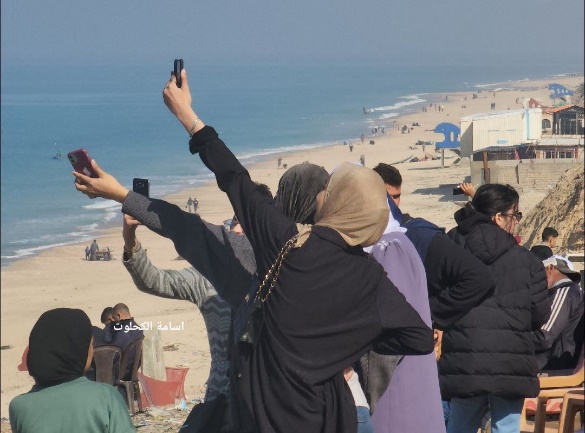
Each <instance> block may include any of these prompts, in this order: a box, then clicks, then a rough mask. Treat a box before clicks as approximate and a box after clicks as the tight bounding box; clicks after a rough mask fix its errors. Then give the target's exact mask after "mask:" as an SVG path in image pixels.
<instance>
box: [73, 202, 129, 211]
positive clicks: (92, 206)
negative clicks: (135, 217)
mask: <svg viewBox="0 0 585 433" xmlns="http://www.w3.org/2000/svg"><path fill="white" fill-rule="evenodd" d="M81 207H82V208H83V209H92V210H93V209H97V210H104V209H115V208H122V205H121V204H120V203H118V202H115V201H113V200H103V201H98V202H95V203H92V204H87V205H85V206H81Z"/></svg>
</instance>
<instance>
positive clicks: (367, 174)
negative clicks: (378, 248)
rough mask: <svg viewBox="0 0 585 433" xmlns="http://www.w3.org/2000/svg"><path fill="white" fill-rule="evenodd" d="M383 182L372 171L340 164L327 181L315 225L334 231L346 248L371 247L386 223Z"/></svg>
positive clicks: (387, 213)
mask: <svg viewBox="0 0 585 433" xmlns="http://www.w3.org/2000/svg"><path fill="white" fill-rule="evenodd" d="M389 213H390V211H389V209H388V205H387V204H386V188H385V187H384V181H383V180H382V178H381V177H380V175H379V174H378V173H376V172H375V171H373V170H371V169H369V168H366V167H362V166H359V165H355V164H351V163H349V162H344V163H343V164H341V165H340V166H339V167H338V168H337V169H336V170H335V172H334V173H333V174H332V175H331V177H330V179H329V184H328V185H327V189H326V191H325V200H324V203H323V207H322V208H321V209H320V210H319V211H318V212H317V213H316V214H315V225H317V226H324V227H330V228H332V229H333V230H335V231H337V232H338V233H339V234H340V235H341V237H342V238H343V240H345V242H347V244H348V245H350V246H356V245H361V246H362V247H367V246H369V245H373V244H375V243H376V242H377V241H378V239H380V236H382V234H383V233H384V229H385V228H386V225H387V224H388V215H389Z"/></svg>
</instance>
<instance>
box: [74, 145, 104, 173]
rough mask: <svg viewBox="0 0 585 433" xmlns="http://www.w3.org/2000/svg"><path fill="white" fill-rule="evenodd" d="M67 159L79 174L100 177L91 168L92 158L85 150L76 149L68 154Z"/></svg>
mask: <svg viewBox="0 0 585 433" xmlns="http://www.w3.org/2000/svg"><path fill="white" fill-rule="evenodd" d="M67 159H68V160H69V162H70V163H71V165H72V166H73V169H74V170H75V171H76V172H78V173H83V174H85V175H86V176H89V177H98V175H97V173H96V172H95V171H94V170H93V168H92V166H91V157H90V156H89V154H88V153H87V150H85V149H76V150H73V151H71V152H69V153H68V154H67Z"/></svg>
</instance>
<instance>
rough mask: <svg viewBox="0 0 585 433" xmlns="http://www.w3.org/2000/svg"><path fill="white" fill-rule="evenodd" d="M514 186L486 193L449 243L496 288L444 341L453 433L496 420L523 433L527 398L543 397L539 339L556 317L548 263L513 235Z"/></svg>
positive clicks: (468, 209)
mask: <svg viewBox="0 0 585 433" xmlns="http://www.w3.org/2000/svg"><path fill="white" fill-rule="evenodd" d="M519 201H520V199H519V196H518V193H517V192H516V190H515V189H514V188H513V187H511V186H510V185H501V184H486V185H482V186H480V187H479V188H478V189H477V191H476V193H475V195H474V196H473V199H472V201H471V202H470V203H467V205H466V206H465V207H464V208H462V209H460V210H458V211H457V212H455V215H454V218H455V221H456V222H457V227H456V228H454V229H453V230H452V231H451V232H450V233H449V235H450V236H451V238H452V239H453V240H454V241H455V243H457V244H459V245H461V246H463V247H464V248H465V249H466V250H467V251H469V252H470V253H471V254H473V255H474V256H475V257H477V258H479V259H480V260H481V261H482V262H483V263H484V264H485V265H486V266H487V267H488V268H489V269H490V270H491V272H492V273H493V276H494V278H495V280H496V289H495V290H494V293H493V294H492V295H491V296H489V297H488V298H486V299H485V300H484V301H483V302H482V303H481V304H480V305H478V306H477V307H475V308H473V309H472V310H471V311H470V312H469V314H467V315H466V316H464V317H462V318H461V319H459V320H457V321H456V322H455V323H453V324H452V325H451V326H449V327H448V328H447V329H445V331H444V333H443V342H442V352H441V358H440V360H439V374H440V381H441V392H442V395H443V398H447V399H449V398H450V399H451V403H450V417H449V422H448V424H447V432H448V433H454V432H462V431H476V430H477V429H479V427H480V424H481V420H482V418H483V417H484V415H485V411H486V406H487V407H489V409H490V412H491V424H492V428H494V426H495V427H496V428H497V431H501V432H517V431H518V428H519V425H520V412H521V410H522V406H523V403H524V399H525V398H526V397H536V396H537V395H538V393H539V388H540V386H539V381H538V377H537V374H538V368H537V363H536V357H535V355H534V348H533V345H532V338H533V337H532V331H535V330H537V329H540V327H541V326H542V325H544V324H545V323H546V321H547V320H548V318H549V316H550V314H551V313H550V301H549V299H548V297H547V290H546V285H547V284H546V275H545V272H544V267H543V265H542V262H541V261H540V260H538V257H536V256H535V255H534V254H532V253H530V252H529V251H528V250H526V249H525V248H523V247H521V246H519V245H518V243H517V242H516V239H515V238H514V236H513V235H512V234H513V232H514V230H515V229H516V226H517V224H518V223H519V221H520V219H521V213H519V210H518V207H519Z"/></svg>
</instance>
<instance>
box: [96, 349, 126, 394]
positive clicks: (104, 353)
mask: <svg viewBox="0 0 585 433" xmlns="http://www.w3.org/2000/svg"><path fill="white" fill-rule="evenodd" d="M121 360H122V349H120V348H119V347H118V346H114V345H111V344H107V345H104V346H97V347H94V349H93V361H94V363H95V381H96V382H100V383H107V384H109V385H114V384H116V382H117V381H118V380H119V374H120V362H121Z"/></svg>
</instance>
